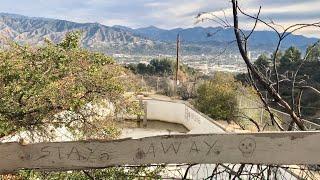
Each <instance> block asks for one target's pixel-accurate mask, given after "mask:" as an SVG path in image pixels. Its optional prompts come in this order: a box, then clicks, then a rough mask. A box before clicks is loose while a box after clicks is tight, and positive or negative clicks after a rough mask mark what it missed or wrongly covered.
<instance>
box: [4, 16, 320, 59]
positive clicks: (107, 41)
mask: <svg viewBox="0 0 320 180" xmlns="http://www.w3.org/2000/svg"><path fill="white" fill-rule="evenodd" d="M74 30H80V31H82V33H83V38H82V46H83V47H85V48H89V49H93V50H98V51H102V52H105V53H111V54H114V53H122V54H148V55H151V54H174V49H175V41H176V37H177V34H178V33H179V34H180V38H181V43H182V45H181V47H182V51H183V52H184V54H194V55H196V54H215V53H217V52H218V51H220V50H221V49H224V48H225V47H227V46H228V45H229V46H228V48H227V51H230V52H233V51H234V50H235V48H236V46H235V44H231V45H230V43H229V42H231V41H233V40H234V34H233V29H231V28H229V29H223V28H220V27H193V28H186V29H183V28H176V29H170V30H166V29H161V28H157V27H155V26H149V27H145V28H137V29H133V28H129V27H126V26H105V25H102V24H99V23H76V22H71V21H65V20H58V19H49V18H39V17H27V16H23V15H17V14H8V13H0V35H1V36H3V37H6V38H9V39H11V40H14V41H17V42H19V43H28V44H39V43H42V42H43V41H44V40H45V39H46V38H48V39H50V40H52V41H54V42H59V41H60V40H61V39H62V38H63V37H64V35H65V34H66V33H67V32H70V31H74ZM244 32H245V33H248V31H244ZM276 40H277V35H276V34H275V33H274V32H271V31H255V32H254V33H253V34H252V37H251V38H250V43H249V46H250V47H251V48H252V49H253V50H254V51H267V52H272V49H270V47H273V46H275V44H276ZM317 40H318V39H317V38H308V37H305V36H302V35H290V36H288V38H287V39H286V40H285V41H284V42H283V43H282V48H283V49H284V48H288V47H289V46H296V47H298V48H300V49H301V50H304V49H305V48H306V47H307V46H308V45H310V44H312V43H314V42H316V41H317Z"/></svg>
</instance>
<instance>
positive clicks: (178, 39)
mask: <svg viewBox="0 0 320 180" xmlns="http://www.w3.org/2000/svg"><path fill="white" fill-rule="evenodd" d="M179 46H180V34H179V33H178V35H177V60H176V77H175V84H174V90H175V91H174V93H175V94H177V86H178V72H179Z"/></svg>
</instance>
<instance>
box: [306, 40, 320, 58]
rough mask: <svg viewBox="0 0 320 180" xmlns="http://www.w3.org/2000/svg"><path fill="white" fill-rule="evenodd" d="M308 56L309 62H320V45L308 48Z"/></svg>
mask: <svg viewBox="0 0 320 180" xmlns="http://www.w3.org/2000/svg"><path fill="white" fill-rule="evenodd" d="M306 52H307V53H309V54H308V56H307V61H308V62H317V61H320V45H319V44H317V45H316V46H314V47H313V46H311V45H310V46H308V48H307V50H306Z"/></svg>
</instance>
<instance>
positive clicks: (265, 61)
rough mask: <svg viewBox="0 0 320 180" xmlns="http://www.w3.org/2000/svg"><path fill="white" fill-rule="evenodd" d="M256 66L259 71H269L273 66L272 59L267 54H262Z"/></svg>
mask: <svg viewBox="0 0 320 180" xmlns="http://www.w3.org/2000/svg"><path fill="white" fill-rule="evenodd" d="M254 64H255V65H256V66H257V67H258V68H259V69H267V68H269V67H271V66H272V62H271V59H270V58H269V57H268V56H267V55H266V54H261V55H260V56H259V57H258V59H257V60H256V61H255V62H254Z"/></svg>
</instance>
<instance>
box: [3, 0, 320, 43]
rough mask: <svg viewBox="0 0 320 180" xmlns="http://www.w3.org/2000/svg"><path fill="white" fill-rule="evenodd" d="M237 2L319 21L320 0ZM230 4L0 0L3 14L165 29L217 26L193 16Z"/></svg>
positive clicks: (273, 15)
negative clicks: (197, 20) (196, 19)
mask: <svg viewBox="0 0 320 180" xmlns="http://www.w3.org/2000/svg"><path fill="white" fill-rule="evenodd" d="M240 5H241V7H242V8H243V9H244V10H246V11H247V12H249V13H251V14H255V13H256V12H257V10H258V7H259V5H262V12H261V14H263V18H265V19H267V20H272V21H274V22H277V23H281V24H283V25H285V26H287V25H290V24H292V23H306V22H317V21H320V10H319V7H320V0H240ZM230 6H231V4H230V0H0V11H1V12H6V13H16V14H22V15H26V16H34V17H48V18H57V19H64V20H70V21H76V22H99V23H101V24H104V25H108V26H110V25H124V26H129V27H133V28H137V27H146V26H150V25H155V26H157V27H160V28H165V29H171V28H176V27H193V26H199V25H201V26H216V24H214V23H213V22H210V23H209V22H207V23H201V24H197V25H195V24H194V22H195V18H194V17H195V16H196V15H197V14H198V13H199V12H204V11H205V12H208V11H210V12H217V13H218V14H219V12H221V10H222V9H224V10H225V12H226V16H229V17H230V15H231V11H230ZM243 24H245V25H246V26H245V28H249V26H250V25H251V24H252V22H251V21H250V20H249V19H244V20H243ZM259 28H260V29H264V27H262V26H261V27H259ZM300 34H304V35H307V36H317V37H320V29H316V28H309V29H306V30H304V31H302V32H300Z"/></svg>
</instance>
